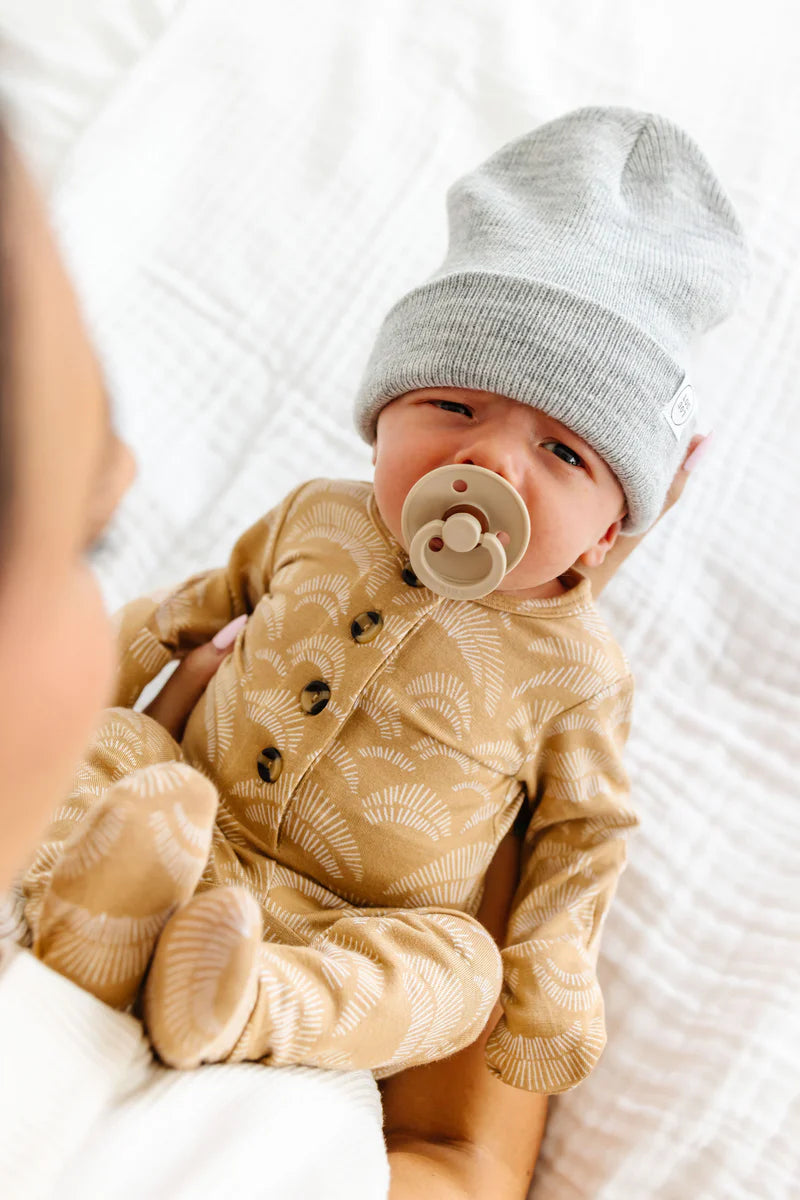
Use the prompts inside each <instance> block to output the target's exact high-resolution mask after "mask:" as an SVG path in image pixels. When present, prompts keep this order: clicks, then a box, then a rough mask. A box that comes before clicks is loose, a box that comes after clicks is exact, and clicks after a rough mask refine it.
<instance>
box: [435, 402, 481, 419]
mask: <svg viewBox="0 0 800 1200" xmlns="http://www.w3.org/2000/svg"><path fill="white" fill-rule="evenodd" d="M428 403H429V404H435V405H436V407H437V408H441V409H442V410H443V411H444V412H462V413H464V414H465V416H467V417H471V416H472V409H471V408H470V407H469V405H468V404H460V403H459V401H458V400H430V401H428Z"/></svg>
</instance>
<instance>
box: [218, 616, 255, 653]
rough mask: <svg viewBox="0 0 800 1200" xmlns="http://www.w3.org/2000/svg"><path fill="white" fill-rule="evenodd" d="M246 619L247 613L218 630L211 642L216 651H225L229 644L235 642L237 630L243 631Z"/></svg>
mask: <svg viewBox="0 0 800 1200" xmlns="http://www.w3.org/2000/svg"><path fill="white" fill-rule="evenodd" d="M247 617H248V614H247V613H242V615H241V616H240V617H234V619H233V620H232V621H229V622H228V624H227V625H225V626H224V627H223V628H222V629H220V631H219V633H217V634H215V635H214V637H213V638H212V639H211V641H212V642H213V643H214V645H215V646H216V648H217V649H218V650H227V648H228V646H230V644H231V642H233V641H235V639H236V635H237V633H238V632H239V630H240V629H244V626H245V623H246V621H247Z"/></svg>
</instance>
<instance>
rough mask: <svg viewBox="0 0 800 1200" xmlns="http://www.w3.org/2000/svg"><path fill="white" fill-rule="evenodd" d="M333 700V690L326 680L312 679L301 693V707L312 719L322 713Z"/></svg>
mask: <svg viewBox="0 0 800 1200" xmlns="http://www.w3.org/2000/svg"><path fill="white" fill-rule="evenodd" d="M330 698H331V689H330V688H329V687H328V685H327V683H326V682H325V680H324V679H312V681H311V683H307V684H306V686H305V687H304V688H303V690H302V692H301V693H300V706H301V708H302V709H303V712H306V713H308V714H309V716H311V717H315V716H316V715H317V713H321V712H322V710H323V708H324V707H325V705H326V704H327V703H328V701H329V700H330Z"/></svg>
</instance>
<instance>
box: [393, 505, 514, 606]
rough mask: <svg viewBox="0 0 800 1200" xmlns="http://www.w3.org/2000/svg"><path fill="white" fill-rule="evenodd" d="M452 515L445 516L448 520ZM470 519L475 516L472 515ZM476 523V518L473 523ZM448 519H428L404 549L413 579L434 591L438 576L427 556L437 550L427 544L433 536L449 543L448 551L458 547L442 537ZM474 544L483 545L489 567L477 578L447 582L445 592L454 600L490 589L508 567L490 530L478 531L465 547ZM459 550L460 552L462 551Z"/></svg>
mask: <svg viewBox="0 0 800 1200" xmlns="http://www.w3.org/2000/svg"><path fill="white" fill-rule="evenodd" d="M452 520H453V517H450V518H449V521H452ZM472 520H473V521H474V520H475V518H474V517H473V518H472ZM475 523H476V524H477V521H476V522H475ZM447 524H448V521H429V522H428V524H427V525H423V527H422V528H421V529H418V530H417V532H416V534H415V535H414V537H413V538H412V540H411V545H410V546H409V548H408V555H409V558H410V559H411V562H412V564H413V566H414V573H415V574H416V576H417V578H418V579H420V580H421V581H422V583H424V584H425V586H426V587H429V588H430V589H431V590H432V591H434V592H440V591H441V590H442V578H441V576H440V575H439V574H438V572H437V571H436V569H435V567H434V566H433V564H432V562H431V558H430V556H431V555H432V554H436V553H437V551H435V550H432V549H431V547H430V543H431V541H432V540H433V538H437V537H438V538H441V539H442V541H443V542H444V543H445V545H449V546H450V549H451V550H461V549H462V548H461V547H460V546H458V545H453V544H452V543H451V542H449V541H448V540H447V537H446V536H445V532H446V529H445V527H446V525H447ZM476 546H483V548H484V549H485V550H488V552H489V557H490V560H491V561H490V566H489V570H488V571H487V572H486V574H485V575H483V576H482V577H481V578H480V579H478V580H473V581H471V582H469V583H467V582H464V583H459V582H456V581H455V580H448V581H447V593H446V594H447V595H448V596H450V597H451V598H452V599H454V600H476V599H478V598H479V597H481V596H485V595H487V594H488V593H489V592H493V591H494V589H495V588H496V587H497V585H498V583H500V581H501V580H502V578H503V576H504V575H505V574H506V573H507V570H508V560H507V559H506V552H505V547H504V546H503V544H502V542H500V541H499V539H498V538H497V536H496V535H495V534H493V533H482V534H481V535H480V538H479V539H478V540H477V541H475V542H473V544H472V545H471V546H468V547H465V549H469V550H472V549H474V548H475V547H476ZM462 552H463V551H462Z"/></svg>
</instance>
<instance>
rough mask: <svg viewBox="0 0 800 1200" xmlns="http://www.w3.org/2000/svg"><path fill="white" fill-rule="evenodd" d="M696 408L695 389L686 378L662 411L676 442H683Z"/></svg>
mask: <svg viewBox="0 0 800 1200" xmlns="http://www.w3.org/2000/svg"><path fill="white" fill-rule="evenodd" d="M696 408H697V401H696V399H695V395H694V388H693V387H692V385H691V384H690V383H687V381H686V376H684V377H683V381H682V382H681V385H680V387H679V388H678V390H677V392H676V393H675V395H674V396H673V397H672V399H671V400H669V401H668V402H667V403H666V404H665V405H664V407H663V408H662V410H661V415H662V417H663V418H664V420H665V421H666V422H667V424H668V425H669V427H670V429H671V430H672V432H673V435H674V437H675V441H676V442H679V441H680V440H681V437H682V436H683V431H684V429H685V428H686V426H687V425H688V423H689V421H690V420H691V418H692V416H693V415H694V412H695V410H696Z"/></svg>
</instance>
